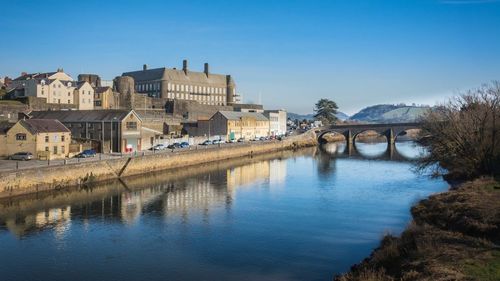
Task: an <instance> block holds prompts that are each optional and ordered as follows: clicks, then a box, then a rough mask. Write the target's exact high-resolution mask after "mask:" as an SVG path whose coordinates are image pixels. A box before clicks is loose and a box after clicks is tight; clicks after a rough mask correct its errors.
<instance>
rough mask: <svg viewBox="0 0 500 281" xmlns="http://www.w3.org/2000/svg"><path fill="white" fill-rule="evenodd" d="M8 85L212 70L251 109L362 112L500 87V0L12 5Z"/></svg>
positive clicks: (6, 49)
mask: <svg viewBox="0 0 500 281" xmlns="http://www.w3.org/2000/svg"><path fill="white" fill-rule="evenodd" d="M2 6H3V9H2V10H3V13H2V16H1V17H0V35H1V37H2V38H3V39H4V40H3V42H2V44H0V62H1V63H0V76H10V77H17V76H18V75H19V74H20V73H21V72H22V71H26V72H38V71H53V70H55V69H57V68H59V67H63V68H64V69H65V71H66V72H68V73H69V74H71V75H72V76H73V77H76V76H77V75H78V74H79V73H96V74H99V75H101V77H102V78H103V79H109V80H110V79H113V78H114V77H115V76H118V75H120V74H121V73H123V72H126V71H132V70H139V69H141V68H142V65H143V64H148V65H149V67H150V68H156V67H163V66H166V67H181V64H182V59H188V60H189V68H190V69H191V70H198V71H201V70H202V69H203V63H204V62H208V63H210V68H211V71H212V72H214V73H224V74H226V73H227V74H231V75H233V77H234V78H235V80H236V83H237V91H238V92H239V93H241V94H243V97H244V101H245V102H258V101H259V100H260V97H261V101H262V103H264V105H265V106H266V107H267V108H286V109H287V110H288V111H290V112H295V113H311V112H312V109H313V105H314V103H315V102H316V101H317V100H318V99H320V98H323V97H326V98H330V99H332V100H334V101H336V102H337V104H338V105H339V107H340V110H341V111H343V112H346V113H348V114H352V113H354V112H356V111H358V110H360V109H361V108H364V107H366V106H369V105H374V104H380V103H400V102H405V103H408V104H411V103H417V104H430V105H433V104H434V103H435V102H440V101H444V100H445V99H446V98H447V97H449V96H450V95H451V94H454V93H456V92H457V91H460V90H466V89H469V88H473V87H478V86H480V85H481V84H482V83H487V82H490V81H492V80H500V68H499V67H498V66H499V65H500V36H498V34H499V27H500V1H495V0H489V1H485V0H477V1H474V0H416V1H396V0H395V1H369V0H366V1H299V0H293V1H292V0H290V1H273V2H270V1H262V0H260V1H221V0H215V1H210V2H208V1H194V0H193V1H156V0H155V1H147V2H140V1H130V0H129V1H120V2H118V1H106V2H104V1H95V0H91V1H78V2H76V1H74V2H73V1H71V2H67V1H65V2H63V1H55V0H48V1H7V2H5V3H3V4H2Z"/></svg>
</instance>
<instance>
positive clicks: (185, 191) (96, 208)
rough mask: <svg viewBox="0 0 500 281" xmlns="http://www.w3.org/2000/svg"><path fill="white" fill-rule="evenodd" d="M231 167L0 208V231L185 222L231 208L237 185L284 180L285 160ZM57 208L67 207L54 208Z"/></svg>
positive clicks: (58, 232) (60, 230)
mask: <svg viewBox="0 0 500 281" xmlns="http://www.w3.org/2000/svg"><path fill="white" fill-rule="evenodd" d="M240 163H241V162H240ZM233 164H234V163H227V165H222V167H221V166H218V165H217V166H214V168H213V169H212V170H209V171H206V172H205V171H204V172H201V173H199V174H195V175H193V174H190V173H185V174H182V173H181V175H179V173H177V172H175V173H174V172H172V173H174V174H175V177H171V176H170V174H167V175H162V174H158V175H157V176H156V177H155V178H153V179H149V180H147V178H137V179H133V178H132V179H127V180H126V181H127V183H126V184H127V186H128V188H129V189H128V190H127V191H125V192H124V190H123V185H114V184H109V185H105V186H103V187H102V188H94V189H91V190H82V189H78V190H73V191H68V192H65V193H56V194H52V195H50V196H46V197H41V198H40V197H37V198H30V199H26V200H21V201H19V202H16V204H6V205H0V227H1V228H3V226H5V228H6V229H8V230H9V231H11V232H12V233H14V234H15V235H17V236H23V235H25V234H27V233H30V232H34V231H40V230H54V232H55V234H56V235H58V236H59V235H62V234H64V232H65V230H66V229H67V228H68V227H69V226H70V223H71V221H72V220H73V221H75V220H77V221H84V222H87V223H92V221H93V220H95V219H99V220H102V219H105V220H106V221H109V222H112V221H113V220H114V221H115V222H124V223H128V224H132V223H134V222H135V221H136V220H137V218H139V217H140V216H141V215H142V214H150V215H164V216H169V215H173V216H175V215H178V214H180V215H182V217H183V218H184V219H185V218H187V215H188V214H190V213H196V212H198V213H200V211H201V212H202V213H203V215H208V214H209V212H210V211H211V210H213V209H214V208H216V207H221V206H222V207H225V208H226V209H230V207H231V204H232V201H233V198H232V196H233V192H234V191H235V190H236V188H238V187H240V186H245V185H251V184H255V183H256V182H259V181H260V182H269V183H271V184H272V183H281V182H283V181H284V179H285V177H286V161H282V160H272V161H256V162H255V163H250V164H247V165H243V166H237V167H234V168H227V167H231V166H233ZM238 164H239V163H238ZM61 205H67V206H66V207H58V206H61ZM70 206H71V207H70Z"/></svg>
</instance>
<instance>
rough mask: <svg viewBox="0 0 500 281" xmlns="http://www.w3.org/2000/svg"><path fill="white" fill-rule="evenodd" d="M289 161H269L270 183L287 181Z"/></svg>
mask: <svg viewBox="0 0 500 281" xmlns="http://www.w3.org/2000/svg"><path fill="white" fill-rule="evenodd" d="M286 165H287V161H283V160H281V159H275V160H271V161H269V170H270V173H269V183H270V184H280V183H283V182H285V178H286V171H287V166H286Z"/></svg>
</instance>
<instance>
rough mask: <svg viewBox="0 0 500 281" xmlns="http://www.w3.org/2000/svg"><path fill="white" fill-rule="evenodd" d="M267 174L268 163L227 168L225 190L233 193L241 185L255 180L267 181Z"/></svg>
mask: <svg viewBox="0 0 500 281" xmlns="http://www.w3.org/2000/svg"><path fill="white" fill-rule="evenodd" d="M269 174H270V168H269V161H261V162H255V163H251V164H248V165H243V166H239V167H234V168H229V169H227V189H228V190H231V191H234V190H235V189H236V188H237V187H240V186H242V185H247V184H250V183H253V182H255V181H257V180H266V179H269Z"/></svg>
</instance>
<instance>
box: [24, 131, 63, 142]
mask: <svg viewBox="0 0 500 281" xmlns="http://www.w3.org/2000/svg"><path fill="white" fill-rule="evenodd" d="M58 139H59V137H58V135H54V136H53V141H54V142H57V140H58ZM65 139H66V136H65V135H62V136H61V142H64V140H65ZM16 140H18V141H25V140H26V134H24V133H18V134H16ZM49 141H50V137H49V136H45V142H49Z"/></svg>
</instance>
